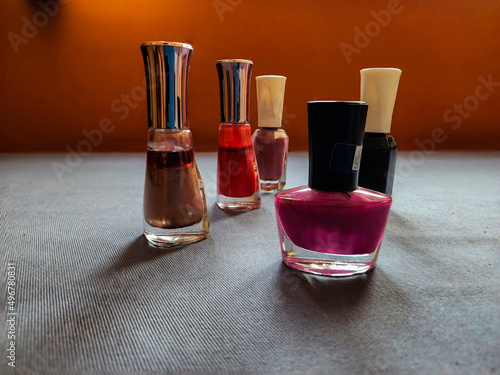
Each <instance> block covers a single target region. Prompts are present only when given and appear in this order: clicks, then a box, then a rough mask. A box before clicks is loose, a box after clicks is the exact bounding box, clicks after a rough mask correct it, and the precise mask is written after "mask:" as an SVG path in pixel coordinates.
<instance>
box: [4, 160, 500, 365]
mask: <svg viewBox="0 0 500 375" xmlns="http://www.w3.org/2000/svg"><path fill="white" fill-rule="evenodd" d="M410 156H411V155H410V154H407V153H400V155H399V159H398V173H397V176H396V184H395V189H394V196H393V198H394V203H393V206H392V210H391V214H390V218H389V222H388V226H387V231H386V235H385V239H384V242H383V245H382V249H381V253H380V256H379V262H378V265H377V268H376V269H375V270H374V271H372V272H369V273H368V274H366V275H362V276H357V277H350V278H345V279H332V278H325V277H317V276H313V275H308V274H303V273H300V272H298V271H295V270H292V269H289V268H287V267H286V266H284V265H283V264H282V263H281V258H280V251H279V242H278V235H277V228H276V219H275V213H274V207H273V198H272V196H269V195H265V196H263V201H262V207H261V208H260V209H259V210H255V211H251V212H245V213H237V214H235V213H227V212H223V211H221V210H219V209H218V208H216V207H215V205H214V200H215V169H216V160H215V154H201V153H199V154H198V162H199V165H200V168H201V171H202V174H203V178H204V181H205V184H206V186H207V194H208V196H209V204H210V215H211V234H210V236H209V238H208V239H206V240H205V241H202V242H199V243H196V244H193V245H189V246H185V247H183V248H179V249H176V250H171V251H160V250H158V249H154V248H150V247H149V246H148V244H147V243H146V240H145V239H144V237H143V236H142V213H141V210H142V189H143V182H144V171H145V155H144V154H140V155H139V154H92V155H87V156H83V157H82V160H81V162H75V163H74V164H73V165H72V166H71V167H68V166H67V165H66V164H65V157H66V155H64V154H59V155H57V154H53V155H51V154H48V155H43V154H42V155H0V163H1V164H0V220H1V222H0V249H1V255H2V263H3V264H2V278H3V279H4V280H2V281H1V285H2V288H4V287H5V284H6V280H7V274H6V266H7V263H9V262H10V263H13V264H14V265H15V272H16V276H15V277H16V285H15V292H16V295H15V297H16V301H15V302H16V305H15V312H17V315H16V319H15V324H14V326H13V328H14V330H15V331H14V333H15V365H16V368H15V370H16V371H17V372H15V371H14V369H12V368H11V367H9V366H8V364H7V362H9V361H10V360H8V359H7V358H6V357H7V356H6V353H7V351H6V350H5V349H4V348H6V347H7V345H8V344H9V342H10V340H9V341H7V340H6V336H7V333H8V332H11V331H8V330H9V329H11V328H10V326H9V325H7V326H4V325H2V330H3V332H2V334H1V335H0V337H1V338H2V351H1V362H0V366H1V368H0V373H1V374H10V373H19V374H38V373H39V374H107V373H116V374H129V373H130V374H140V373H157V374H165V373H186V374H191V373H193V374H198V373H235V374H243V373H249V374H251V373H261V374H269V373H284V374H289V373H296V374H316V373H318V374H323V373H324V374H330V373H331V374H372V373H373V374H376V373H380V374H391V373H394V374H468V375H470V374H489V373H498V372H499V371H500V363H499V362H500V359H499V358H500V349H499V337H500V334H499V323H500V319H499V273H500V272H499V257H500V254H499V252H500V251H499V242H498V235H499V207H500V205H499V197H500V173H499V171H500V168H499V162H500V153H498V152H492V153H434V154H433V155H431V156H426V157H423V158H419V157H417V156H421V155H417V154H415V155H414V156H413V157H410ZM54 162H57V163H61V165H66V167H67V168H64V169H63V170H59V173H60V174H61V175H60V176H59V177H58V175H57V173H56V172H55V169H54V165H53V163H54ZM417 164H419V165H417ZM56 165H57V164H56ZM61 165H59V167H60V166H61ZM306 182H307V156H306V154H291V156H290V163H289V178H288V184H287V188H290V187H295V186H298V185H302V184H305V183H306ZM5 295H6V294H5V292H3V293H2V304H3V305H4V306H5V302H6V298H4V297H5ZM7 317H9V316H7V315H6V313H5V310H4V312H3V316H2V318H7ZM11 321H12V320H11ZM4 327H5V329H4Z"/></svg>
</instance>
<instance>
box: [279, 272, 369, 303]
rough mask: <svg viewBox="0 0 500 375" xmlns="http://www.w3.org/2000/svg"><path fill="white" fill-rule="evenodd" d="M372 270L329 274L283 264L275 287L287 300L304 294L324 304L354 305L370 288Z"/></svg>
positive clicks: (291, 300) (291, 301)
mask: <svg viewBox="0 0 500 375" xmlns="http://www.w3.org/2000/svg"><path fill="white" fill-rule="evenodd" d="M374 272H375V271H374V270H370V271H368V272H367V273H365V274H361V275H355V276H346V277H328V276H319V275H313V274H309V273H304V272H300V271H297V270H295V269H293V268H290V267H288V266H286V265H285V264H283V263H282V264H281V267H280V269H279V272H278V273H279V275H278V280H279V282H278V287H279V289H280V293H281V295H282V297H283V299H284V300H287V299H289V300H290V301H289V302H290V303H293V300H296V299H297V298H298V296H303V297H307V298H311V299H312V300H314V301H315V302H316V303H318V304H320V305H324V306H344V307H348V306H356V305H358V304H360V303H362V301H363V299H364V297H365V295H366V293H367V291H368V290H369V289H370V285H371V283H372V280H373V273H374Z"/></svg>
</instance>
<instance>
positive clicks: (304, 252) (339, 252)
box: [274, 101, 392, 276]
mask: <svg viewBox="0 0 500 375" xmlns="http://www.w3.org/2000/svg"><path fill="white" fill-rule="evenodd" d="M367 109H368V105H367V104H366V103H364V102H340V101H314V102H309V103H307V110H308V127H309V183H308V186H301V187H297V188H294V189H290V190H285V191H281V192H278V193H277V194H276V196H275V198H274V202H275V206H276V215H277V219H278V230H279V238H280V243H281V253H282V257H283V262H284V263H285V264H287V265H288V266H290V267H292V268H296V269H298V270H301V271H305V272H310V273H314V274H320V275H328V276H348V275H353V274H358V273H364V272H366V271H368V270H369V269H371V268H373V267H375V262H376V260H377V256H378V252H379V249H380V245H381V243H382V238H383V236H384V232H385V227H386V223H387V218H388V216H389V209H390V207H391V204H392V199H391V197H389V196H388V195H385V194H382V193H378V192H375V191H372V190H368V189H364V188H359V187H358V170H359V163H360V158H361V152H362V144H363V132H364V128H365V121H366V114H367Z"/></svg>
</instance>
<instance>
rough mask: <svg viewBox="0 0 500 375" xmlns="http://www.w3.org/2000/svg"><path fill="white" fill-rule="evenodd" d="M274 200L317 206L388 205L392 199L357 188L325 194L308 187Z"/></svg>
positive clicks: (281, 195) (278, 194) (290, 190)
mask: <svg viewBox="0 0 500 375" xmlns="http://www.w3.org/2000/svg"><path fill="white" fill-rule="evenodd" d="M275 200H276V201H278V202H281V203H285V202H288V203H290V204H308V205H317V206H338V205H360V206H365V205H390V204H391V203H392V198H391V197H390V196H388V195H386V194H382V193H379V192H376V191H373V190H369V189H365V188H362V187H358V188H357V189H356V190H354V191H349V192H327V191H320V190H315V189H311V188H310V187H309V186H307V185H305V186H300V187H297V188H293V189H289V190H284V191H281V192H279V193H277V194H276V195H275Z"/></svg>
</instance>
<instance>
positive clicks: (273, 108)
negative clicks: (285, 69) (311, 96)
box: [253, 76, 288, 192]
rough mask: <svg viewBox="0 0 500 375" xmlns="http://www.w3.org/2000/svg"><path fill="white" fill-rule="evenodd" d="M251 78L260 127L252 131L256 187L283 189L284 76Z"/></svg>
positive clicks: (285, 152) (285, 151) (285, 146)
mask: <svg viewBox="0 0 500 375" xmlns="http://www.w3.org/2000/svg"><path fill="white" fill-rule="evenodd" d="M255 80H256V82H257V107H258V112H259V127H260V129H257V130H256V131H255V132H254V134H253V147H254V150H255V156H256V158H257V166H258V167H259V177H260V188H261V190H262V191H266V192H272V191H276V190H281V189H283V188H284V187H285V183H286V163H287V155H288V135H287V134H286V132H285V131H284V130H283V129H281V119H282V114H283V101H284V96H285V82H286V77H283V76H259V77H256V78H255Z"/></svg>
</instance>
